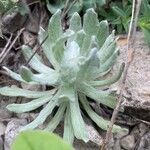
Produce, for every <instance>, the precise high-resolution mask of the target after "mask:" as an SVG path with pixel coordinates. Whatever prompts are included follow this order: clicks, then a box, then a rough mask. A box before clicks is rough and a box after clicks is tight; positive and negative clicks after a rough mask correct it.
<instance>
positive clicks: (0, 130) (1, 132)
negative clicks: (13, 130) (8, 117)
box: [0, 122, 6, 136]
mask: <svg viewBox="0 0 150 150" xmlns="http://www.w3.org/2000/svg"><path fill="white" fill-rule="evenodd" d="M5 130H6V127H5V125H4V124H3V123H2V122H0V136H2V135H4V133H5Z"/></svg>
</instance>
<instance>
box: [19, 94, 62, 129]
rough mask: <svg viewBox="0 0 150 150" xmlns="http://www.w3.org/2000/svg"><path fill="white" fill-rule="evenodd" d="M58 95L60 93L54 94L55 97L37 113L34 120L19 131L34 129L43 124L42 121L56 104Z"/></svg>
mask: <svg viewBox="0 0 150 150" xmlns="http://www.w3.org/2000/svg"><path fill="white" fill-rule="evenodd" d="M59 94H60V91H58V92H57V93H56V94H55V96H53V97H52V98H51V99H50V101H49V103H48V104H47V105H46V106H45V107H44V108H43V109H42V110H41V112H40V113H39V115H38V116H37V118H36V119H35V120H33V121H32V122H31V123H29V124H28V125H26V126H24V127H23V128H21V131H24V130H31V129H35V128H36V127H38V126H39V125H41V124H43V123H44V121H45V120H46V118H47V117H48V116H49V115H50V114H51V112H52V111H53V109H54V107H55V106H56V105H57V104H58V97H59Z"/></svg>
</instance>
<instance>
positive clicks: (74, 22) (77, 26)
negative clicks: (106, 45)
mask: <svg viewBox="0 0 150 150" xmlns="http://www.w3.org/2000/svg"><path fill="white" fill-rule="evenodd" d="M69 29H70V30H73V31H74V32H78V31H79V30H81V18H80V15H79V14H78V13H74V14H73V16H72V17H71V19H70V25H69Z"/></svg>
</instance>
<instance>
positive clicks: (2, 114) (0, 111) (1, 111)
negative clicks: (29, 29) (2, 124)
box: [0, 108, 12, 120]
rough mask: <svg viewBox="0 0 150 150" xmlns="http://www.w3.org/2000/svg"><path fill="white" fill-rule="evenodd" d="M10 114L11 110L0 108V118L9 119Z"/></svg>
mask: <svg viewBox="0 0 150 150" xmlns="http://www.w3.org/2000/svg"><path fill="white" fill-rule="evenodd" d="M11 116H12V112H10V111H8V110H7V109H6V108H2V109H0V119H1V120H5V119H9V118H11Z"/></svg>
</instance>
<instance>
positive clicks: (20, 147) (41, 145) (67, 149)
mask: <svg viewBox="0 0 150 150" xmlns="http://www.w3.org/2000/svg"><path fill="white" fill-rule="evenodd" d="M60 149H61V150H73V148H72V147H71V146H70V145H69V144H67V143H65V142H64V141H63V140H62V139H61V138H60V137H58V136H56V135H54V134H53V133H49V132H45V131H40V130H37V131H26V132H21V133H20V134H19V135H18V136H17V138H16V139H15V141H14V142H13V144H12V148H11V150H60Z"/></svg>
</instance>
